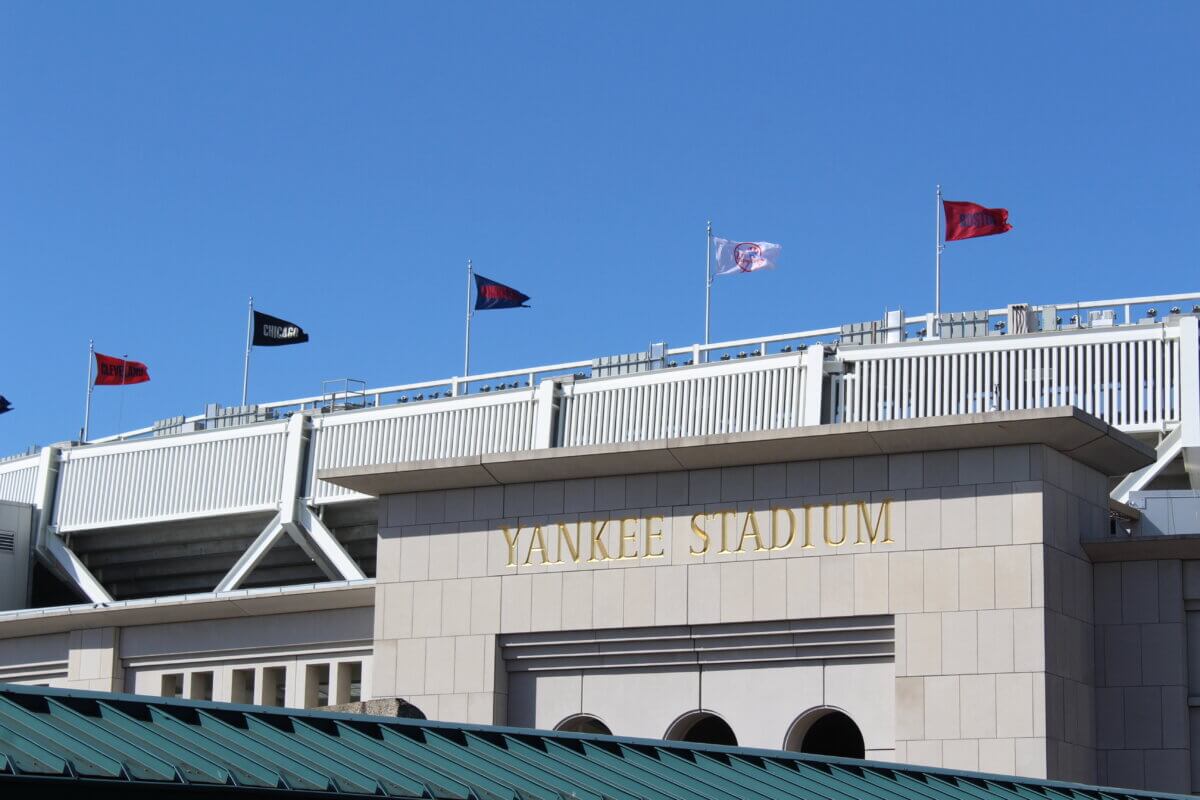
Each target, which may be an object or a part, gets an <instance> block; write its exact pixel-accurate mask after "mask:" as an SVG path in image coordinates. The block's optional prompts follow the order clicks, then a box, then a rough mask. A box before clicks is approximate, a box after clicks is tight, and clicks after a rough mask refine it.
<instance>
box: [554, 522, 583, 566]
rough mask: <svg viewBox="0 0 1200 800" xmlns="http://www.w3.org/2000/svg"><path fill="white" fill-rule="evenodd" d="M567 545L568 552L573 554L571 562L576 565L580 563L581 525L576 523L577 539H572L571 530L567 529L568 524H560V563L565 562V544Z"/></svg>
mask: <svg viewBox="0 0 1200 800" xmlns="http://www.w3.org/2000/svg"><path fill="white" fill-rule="evenodd" d="M564 542H565V543H566V545H567V551H568V552H570V554H571V560H572V561H574V562H575V563H576V564H578V563H579V523H578V522H577V523H575V539H574V540H573V541H572V539H571V529H570V528H569V527H567V523H565V522H560V523H558V561H557V562H555V563H558V564H561V563H562V562H563V543H564Z"/></svg>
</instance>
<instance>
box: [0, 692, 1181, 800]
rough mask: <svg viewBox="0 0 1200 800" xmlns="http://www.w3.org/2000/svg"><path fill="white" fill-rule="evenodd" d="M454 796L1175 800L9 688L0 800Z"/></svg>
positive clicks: (520, 733)
mask: <svg viewBox="0 0 1200 800" xmlns="http://www.w3.org/2000/svg"><path fill="white" fill-rule="evenodd" d="M38 788H43V789H46V790H50V791H55V790H60V791H61V790H66V791H72V792H75V791H87V792H88V795H89V796H91V797H105V796H111V797H117V796H120V797H126V798H127V797H131V796H141V795H145V794H148V793H149V792H153V793H154V794H155V795H159V796H161V795H163V794H177V793H180V792H187V793H190V794H195V793H197V792H202V793H207V794H215V793H219V794H221V795H223V796H229V797H250V796H255V795H260V796H261V795H263V794H270V795H274V796H277V797H278V796H280V795H281V793H286V795H287V796H288V797H309V796H315V795H322V794H324V795H328V794H339V795H345V796H351V797H353V796H386V797H425V798H455V799H456V800H469V799H471V798H475V799H477V800H501V799H503V800H566V799H567V798H577V799H578V800H608V799H609V798H611V800H635V799H636V798H648V799H652V800H685V799H688V800H690V798H713V799H714V800H716V798H729V797H736V798H747V799H748V800H768V798H821V799H823V800H841V799H842V798H855V800H858V798H867V800H891V799H892V798H897V799H898V800H989V799H990V798H998V799H999V800H1093V799H1094V800H1118V799H1119V798H1134V797H1138V798H1141V797H1146V798H1149V797H1164V798H1165V797H1179V795H1166V794H1152V793H1145V792H1131V791H1125V790H1119V789H1101V788H1098V787H1094V786H1081V785H1076V784H1068V783H1056V782H1050V781H1036V780H1028V779H1024V778H1012V777H1006V776H1000V775H983V774H978V773H966V772H953V771H950V770H941V769H931V768H924V767H910V766H902V765H898V764H884V763H879V762H872V761H856V760H850V759H838V758H824V757H817V756H808V755H802V754H797V753H784V752H775V751H768V750H751V749H748V748H737V747H717V746H711V745H698V744H688V743H684V742H660V741H651V740H646V739H625V738H620V737H615V736H596V735H589V734H572V733H551V732H547V731H534V730H525V729H519V728H503V727H490V726H480V725H457V724H451V723H445V722H426V721H417V720H405V719H392V718H381V717H362V716H354V715H349V714H332V713H322V712H314V711H299V710H292V709H274V708H263V707H256V706H236V705H226V704H222V703H204V702H196V701H187V700H167V699H161V698H148V697H135V696H132V695H117V694H101V693H97V692H75V691H66V690H61V689H44V688H29V687H19V686H4V685H0V793H3V794H4V796H5V797H11V796H14V795H15V794H16V793H17V791H16V790H18V789H24V790H25V793H26V794H29V793H31V792H32V791H34V790H36V789H38Z"/></svg>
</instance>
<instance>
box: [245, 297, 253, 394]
mask: <svg viewBox="0 0 1200 800" xmlns="http://www.w3.org/2000/svg"><path fill="white" fill-rule="evenodd" d="M253 327H254V296H253V295H251V297H250V303H249V305H248V306H247V308H246V358H245V360H244V361H243V362H242V405H246V392H247V390H248V389H249V388H250V342H251V338H250V331H251V329H252V328H253Z"/></svg>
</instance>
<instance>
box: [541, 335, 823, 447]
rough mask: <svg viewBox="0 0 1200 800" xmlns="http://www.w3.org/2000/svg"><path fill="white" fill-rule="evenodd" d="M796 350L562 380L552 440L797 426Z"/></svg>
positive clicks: (801, 373) (604, 440)
mask: <svg viewBox="0 0 1200 800" xmlns="http://www.w3.org/2000/svg"><path fill="white" fill-rule="evenodd" d="M801 359H802V357H801V356H798V355H787V356H769V357H764V358H754V359H749V360H737V361H725V362H718V363H716V364H706V365H702V366H693V367H680V368H676V369H670V370H660V371H655V372H651V373H640V374H634V375H624V376H621V377H617V378H593V379H592V380H589V381H584V382H578V383H573V384H567V385H566V386H564V387H563V397H562V400H561V403H560V406H559V425H558V431H559V434H558V444H559V446H560V447H578V446H583V445H595V444H614V443H619V442H641V441H648V440H653V439H665V438H675V437H681V436H708V435H713V434H723V433H741V432H744V431H765V430H776V429H779V428H788V427H794V426H798V425H801V424H803V422H802V420H803V419H804V397H805V367H804V364H803V362H802V360H801Z"/></svg>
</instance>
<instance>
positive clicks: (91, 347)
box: [80, 339, 96, 442]
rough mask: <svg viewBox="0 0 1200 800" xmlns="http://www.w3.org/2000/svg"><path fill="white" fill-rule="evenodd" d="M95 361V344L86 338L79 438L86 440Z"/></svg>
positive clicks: (90, 417)
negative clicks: (86, 365)
mask: <svg viewBox="0 0 1200 800" xmlns="http://www.w3.org/2000/svg"><path fill="white" fill-rule="evenodd" d="M95 362H96V345H95V342H94V341H93V340H92V339H88V368H87V402H86V403H85V404H84V407H83V435H82V436H81V437H80V440H81V441H83V442H86V441H87V440H88V429H89V426H90V425H91V422H92V365H93V364H94V363H95Z"/></svg>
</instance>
